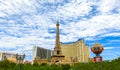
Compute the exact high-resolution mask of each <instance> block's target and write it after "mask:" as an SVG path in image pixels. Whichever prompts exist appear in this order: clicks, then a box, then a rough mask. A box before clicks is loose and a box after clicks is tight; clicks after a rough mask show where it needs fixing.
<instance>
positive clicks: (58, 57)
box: [51, 21, 65, 63]
mask: <svg viewBox="0 0 120 70" xmlns="http://www.w3.org/2000/svg"><path fill="white" fill-rule="evenodd" d="M64 58H65V56H64V55H63V54H62V51H61V47H60V37H59V22H58V21H57V24H56V44H55V48H54V54H53V55H52V56H51V62H52V63H56V62H62V61H63V60H64Z"/></svg>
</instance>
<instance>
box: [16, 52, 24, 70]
mask: <svg viewBox="0 0 120 70" xmlns="http://www.w3.org/2000/svg"><path fill="white" fill-rule="evenodd" d="M24 58H25V54H23V55H18V54H16V59H17V61H18V70H20V61H23V60H24Z"/></svg>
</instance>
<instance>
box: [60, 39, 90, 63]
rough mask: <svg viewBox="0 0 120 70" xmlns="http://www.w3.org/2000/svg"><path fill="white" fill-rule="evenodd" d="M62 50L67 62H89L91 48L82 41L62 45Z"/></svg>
mask: <svg viewBox="0 0 120 70" xmlns="http://www.w3.org/2000/svg"><path fill="white" fill-rule="evenodd" d="M60 45H61V50H62V53H63V55H64V56H65V59H66V60H71V61H72V62H88V61H89V58H90V48H89V47H88V46H87V45H85V43H84V40H83V39H80V40H78V41H76V42H73V43H61V44H60Z"/></svg>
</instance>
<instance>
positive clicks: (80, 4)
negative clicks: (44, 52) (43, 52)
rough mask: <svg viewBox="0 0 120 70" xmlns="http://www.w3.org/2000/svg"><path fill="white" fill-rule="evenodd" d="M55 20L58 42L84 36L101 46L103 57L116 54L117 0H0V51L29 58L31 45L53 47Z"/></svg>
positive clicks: (119, 41)
mask: <svg viewBox="0 0 120 70" xmlns="http://www.w3.org/2000/svg"><path fill="white" fill-rule="evenodd" d="M56 21H60V41H61V42H74V41H77V40H78V39H81V38H84V39H85V43H86V44H88V45H89V47H92V45H93V44H94V43H96V42H97V43H101V44H102V45H103V46H104V51H103V53H102V54H101V56H103V59H104V60H111V59H114V58H117V57H118V56H120V0H14V1H13V0H0V51H8V52H16V53H25V54H26V60H31V54H32V53H31V52H32V51H31V49H32V47H33V46H40V47H44V48H47V49H53V48H54V44H55V36H56V35H55V29H56ZM90 53H91V57H94V56H95V55H94V54H93V53H92V52H90Z"/></svg>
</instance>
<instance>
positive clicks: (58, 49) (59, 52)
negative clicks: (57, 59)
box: [54, 21, 62, 55]
mask: <svg viewBox="0 0 120 70" xmlns="http://www.w3.org/2000/svg"><path fill="white" fill-rule="evenodd" d="M59 25H60V24H59V21H57V24H56V44H55V48H54V54H55V55H62V52H61V47H60V35H59Z"/></svg>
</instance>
